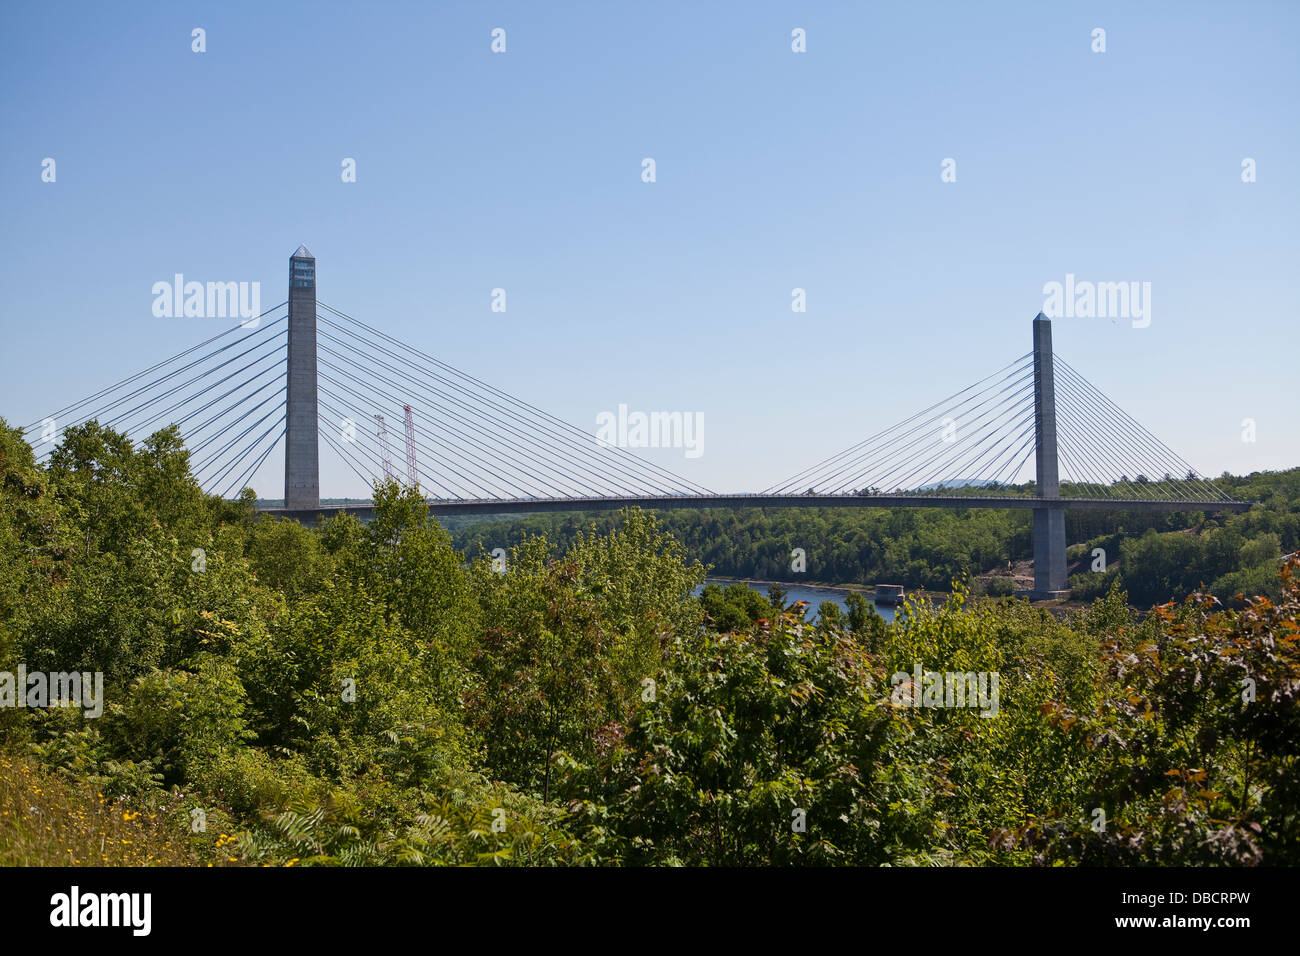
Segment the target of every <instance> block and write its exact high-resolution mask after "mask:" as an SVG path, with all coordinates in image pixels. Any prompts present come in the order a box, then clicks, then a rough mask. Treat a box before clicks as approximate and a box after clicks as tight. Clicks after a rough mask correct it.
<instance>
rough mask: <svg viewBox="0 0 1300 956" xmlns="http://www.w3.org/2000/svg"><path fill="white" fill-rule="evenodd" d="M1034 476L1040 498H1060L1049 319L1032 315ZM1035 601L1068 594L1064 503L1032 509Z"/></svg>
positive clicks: (1040, 314) (1054, 387)
mask: <svg viewBox="0 0 1300 956" xmlns="http://www.w3.org/2000/svg"><path fill="white" fill-rule="evenodd" d="M1034 460H1035V474H1034V480H1035V483H1036V490H1037V492H1038V497H1039V498H1047V499H1052V498H1060V497H1061V479H1060V472H1059V471H1058V467H1057V457H1056V371H1055V368H1054V366H1053V365H1052V320H1051V319H1049V318H1048V317H1047V316H1045V315H1043V313H1041V312H1039V313H1038V315H1037V316H1035V317H1034ZM1033 543H1034V590H1033V592H1032V594H1031V595H1030V596H1031V597H1032V598H1033V599H1034V600H1035V601H1041V600H1053V599H1064V598H1068V597H1069V596H1070V591H1069V588H1068V586H1067V577H1066V566H1065V506H1064V505H1063V504H1062V505H1048V506H1046V507H1042V508H1035V509H1034V535H1033Z"/></svg>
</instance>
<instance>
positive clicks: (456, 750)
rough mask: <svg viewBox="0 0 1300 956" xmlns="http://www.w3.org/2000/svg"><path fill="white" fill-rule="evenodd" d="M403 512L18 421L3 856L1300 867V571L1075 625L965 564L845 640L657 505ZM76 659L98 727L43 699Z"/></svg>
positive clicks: (858, 626) (5, 452)
mask: <svg viewBox="0 0 1300 956" xmlns="http://www.w3.org/2000/svg"><path fill="white" fill-rule="evenodd" d="M1259 480H1261V481H1262V479H1259ZM375 500H376V517H375V520H373V521H372V522H370V523H368V524H362V523H361V522H359V521H357V520H355V519H353V518H350V517H340V518H335V519H332V520H330V521H328V522H325V523H323V524H321V525H320V526H318V527H314V528H307V527H303V526H300V525H298V524H295V523H291V522H285V521H281V520H273V519H270V518H267V517H265V516H258V515H257V514H255V513H254V511H253V509H252V507H251V495H246V496H245V498H244V499H242V500H241V501H239V502H234V503H232V502H225V501H220V500H217V499H214V498H211V497H208V496H206V495H204V494H203V493H202V492H201V490H200V489H199V488H198V487H197V485H196V484H195V482H194V481H193V479H192V477H191V476H190V473H189V465H188V456H187V453H186V451H185V449H184V448H183V447H182V446H181V443H180V441H179V440H178V438H177V436H176V433H175V432H174V431H172V430H168V431H164V432H160V433H158V434H157V435H155V436H154V437H153V438H152V439H151V440H150V441H148V442H147V443H145V444H144V445H143V446H141V447H139V448H134V447H132V446H131V444H130V443H129V442H127V441H126V439H125V438H124V437H123V436H122V435H120V434H117V433H114V432H112V431H110V430H106V429H102V428H100V427H99V426H97V425H95V424H93V423H92V424H89V425H86V426H82V427H79V428H72V429H68V430H67V431H66V432H65V433H64V436H63V440H62V444H61V445H60V447H59V448H58V450H57V451H56V452H55V453H54V455H53V456H52V459H51V460H50V461H49V462H48V464H41V465H38V464H37V463H36V461H35V459H34V457H33V453H32V450H31V448H30V447H29V446H28V445H26V444H25V443H24V442H23V441H22V439H21V434H20V432H19V431H17V430H16V429H12V428H9V427H8V426H5V425H3V423H0V704H5V703H6V700H7V701H8V703H7V704H6V705H5V706H0V766H2V767H3V768H5V770H6V773H5V785H4V787H3V788H0V862H20V863H48V864H69V863H71V864H85V863H147V864H152V863H193V864H205V863H214V864H220V865H260V864H275V865H293V866H303V865H338V864H384V865H403V866H418V865H449V864H466V863H469V864H493V865H499V864H514V865H582V864H592V863H599V864H626V865H802V864H858V865H882V864H891V865H909V864H914V865H932V864H999V865H1036V864H1041V865H1049V864H1056V863H1065V864H1234V865H1235V864H1241V865H1250V864H1256V863H1266V864H1269V863H1272V864H1282V863H1290V864H1295V863H1298V862H1300V816H1298V814H1300V776H1298V775H1297V774H1296V773H1295V767H1296V761H1297V758H1298V757H1300V587H1297V585H1296V583H1295V581H1294V579H1293V577H1291V575H1293V574H1294V573H1296V572H1297V571H1300V561H1294V560H1293V561H1292V562H1290V564H1289V565H1287V566H1286V567H1284V568H1281V570H1282V572H1283V573H1282V576H1281V577H1280V578H1277V579H1276V583H1275V587H1276V592H1277V595H1278V596H1277V598H1276V599H1275V600H1269V599H1262V598H1261V599H1253V600H1250V601H1248V602H1246V604H1245V605H1244V607H1242V608H1240V609H1235V610H1229V609H1225V608H1224V607H1223V606H1221V605H1219V604H1218V603H1216V602H1215V601H1214V600H1213V599H1212V598H1209V597H1207V596H1203V595H1201V596H1194V597H1191V598H1189V599H1188V600H1187V601H1185V602H1179V603H1176V604H1170V605H1167V606H1163V607H1159V608H1156V609H1154V611H1153V612H1150V613H1146V614H1143V615H1136V614H1134V613H1132V612H1131V611H1130V608H1129V606H1128V603H1127V599H1126V596H1125V595H1124V593H1123V592H1122V591H1121V590H1120V589H1119V587H1118V582H1117V581H1116V582H1112V586H1111V589H1110V590H1109V591H1108V592H1107V593H1106V594H1105V596H1103V597H1101V598H1100V599H1098V600H1097V601H1096V602H1095V603H1093V604H1092V605H1090V606H1089V607H1088V608H1086V609H1085V610H1081V611H1079V612H1077V613H1073V614H1071V615H1070V616H1069V617H1068V619H1066V620H1057V619H1055V618H1053V617H1052V616H1051V615H1049V614H1047V613H1045V612H1044V611H1042V610H1039V609H1036V608H1033V607H1031V606H1029V605H1028V604H1026V603H1024V602H1020V601H1015V600H1011V599H1005V600H999V601H994V600H985V599H978V598H975V597H973V596H972V595H971V594H970V593H969V592H968V591H967V590H966V589H965V588H964V587H962V586H960V585H958V586H957V587H956V588H955V590H954V591H953V593H952V595H951V598H950V599H949V600H947V601H946V602H944V603H943V604H941V605H938V606H931V605H929V604H924V603H921V604H908V605H905V606H904V607H902V608H901V609H900V611H899V614H898V616H897V619H896V620H895V621H894V622H893V623H891V624H886V623H885V622H884V621H883V620H882V619H881V618H880V617H878V616H877V615H875V614H873V613H872V612H871V609H870V607H869V606H867V605H865V604H864V603H863V602H861V601H856V602H854V603H853V604H852V605H851V607H850V610H849V613H848V614H846V615H842V616H841V615H829V614H828V615H826V616H825V618H824V619H822V620H820V621H819V622H818V623H817V624H816V625H815V626H814V625H811V624H809V623H808V622H807V621H806V620H805V611H806V608H804V607H803V606H802V605H793V606H789V607H787V606H784V604H783V603H782V604H774V603H772V602H770V601H767V600H765V599H763V598H761V597H759V596H757V595H754V594H753V592H749V591H747V590H746V589H744V588H737V589H730V590H723V589H706V590H705V592H704V595H703V596H702V597H701V598H698V599H697V598H695V597H692V593H693V592H694V590H695V589H696V588H697V587H698V585H699V584H700V583H701V581H702V580H703V577H704V568H703V567H702V565H701V564H700V563H698V562H697V561H695V560H693V559H692V558H691V557H689V555H688V551H689V550H690V549H691V548H692V547H695V546H696V545H693V544H692V542H702V541H704V540H706V539H705V538H704V537H703V536H701V537H696V538H692V537H691V536H690V535H689V534H684V535H683V536H684V537H685V538H686V543H685V544H683V543H682V542H680V541H678V540H677V538H676V537H675V536H674V535H672V534H669V533H668V532H667V530H666V525H665V523H664V522H662V521H660V520H658V519H656V518H655V517H654V516H652V515H648V514H646V513H643V512H638V511H629V512H627V513H624V514H622V515H620V516H618V520H617V522H616V524H617V527H615V528H612V529H611V530H602V529H596V530H592V531H587V532H579V531H577V530H576V529H575V530H573V531H572V533H570V532H568V531H565V533H564V534H563V535H562V536H558V535H557V538H559V537H562V538H563V541H562V542H561V541H559V540H557V541H556V542H552V541H548V540H547V539H545V538H540V537H529V538H526V539H523V540H520V541H518V543H515V544H513V545H512V546H510V547H509V548H508V552H507V555H506V560H505V562H504V565H502V564H501V563H499V562H498V563H496V564H494V563H493V561H492V560H491V559H490V557H489V556H487V555H483V556H478V557H473V556H471V557H469V558H468V559H467V558H466V556H465V555H464V554H462V553H460V552H458V551H457V550H456V549H455V548H454V547H453V544H452V541H451V540H450V538H449V537H448V535H447V533H446V532H445V531H444V530H443V528H442V527H441V526H440V525H439V524H438V523H437V522H435V521H431V520H430V519H429V518H428V515H427V510H426V508H425V507H424V505H423V504H422V502H421V501H420V499H419V497H418V495H416V494H414V493H412V492H408V491H404V490H402V489H400V488H399V487H398V486H396V485H395V484H389V485H388V486H386V487H381V488H378V489H376V498H375ZM1287 500H1294V498H1290V499H1287ZM786 517H788V516H780V515H773V516H765V515H758V516H754V519H755V524H754V525H753V526H750V525H747V524H743V523H740V522H737V523H735V524H728V523H727V519H724V518H723V517H721V516H711V517H710V518H709V520H711V521H716V522H717V524H716V526H715V527H716V529H717V531H718V534H719V538H720V540H725V541H730V542H733V544H734V546H736V547H740V546H741V545H740V543H739V542H741V541H743V542H744V543H743V547H745V548H746V549H750V550H753V551H755V552H757V551H758V550H759V549H760V544H761V543H762V542H770V545H769V544H761V547H763V548H766V547H769V546H770V547H772V548H775V549H778V550H779V549H784V548H786V547H787V545H791V544H800V543H801V542H799V541H790V540H788V539H782V538H781V537H780V536H781V535H784V534H789V533H791V531H790V528H789V527H788V526H785V525H781V524H780V523H779V522H780V521H781V520H784V519H785V518H786ZM815 517H818V518H820V519H821V520H822V521H823V522H824V525H823V526H821V527H820V530H819V533H820V534H822V535H824V536H825V537H826V539H827V540H829V539H830V538H832V537H833V536H834V534H835V533H837V532H836V531H835V530H834V529H836V528H839V527H841V526H840V525H837V524H835V522H836V521H838V520H843V519H840V518H839V517H838V516H836V515H833V514H829V513H828V514H826V515H823V516H815ZM1251 517H1252V516H1246V518H1251ZM871 518H872V520H873V521H874V520H878V521H882V522H886V523H887V527H890V528H892V529H893V531H894V533H895V537H896V538H897V540H898V541H905V542H907V544H906V545H905V546H904V545H897V547H899V548H902V549H903V550H900V551H899V552H898V553H897V554H896V555H894V556H893V557H891V556H889V554H888V553H886V555H885V556H884V557H883V558H881V559H880V560H886V561H902V562H903V564H902V565H901V567H903V568H906V567H908V566H909V563H910V562H911V561H914V560H921V559H920V558H918V557H917V554H919V553H920V552H919V551H916V550H914V549H924V550H925V553H926V554H928V555H929V557H928V558H926V559H924V560H925V561H926V565H927V568H929V569H930V570H929V571H928V572H927V573H933V568H934V567H937V566H939V565H940V564H941V563H942V562H943V561H945V560H947V559H945V558H943V557H942V555H943V548H944V547H945V546H946V545H945V541H946V542H947V543H948V544H951V545H953V546H956V545H957V544H958V543H960V544H961V545H962V547H964V548H965V549H966V550H964V551H961V552H960V553H959V555H958V558H957V559H954V560H958V561H959V563H960V562H961V561H963V560H966V559H967V557H968V556H971V555H978V556H979V558H978V559H979V560H981V561H982V560H986V559H987V560H992V561H1000V560H1003V559H1004V555H1003V553H1002V552H1000V551H999V550H998V549H999V547H1001V545H1000V543H999V535H1000V534H1001V533H1002V532H1003V531H1006V530H1007V529H1005V528H1004V529H999V528H998V527H997V526H996V525H994V524H992V523H990V524H988V525H984V526H981V525H976V528H977V529H979V531H978V533H975V532H970V533H965V532H962V531H961V530H960V529H961V528H962V527H963V526H962V524H961V522H960V521H955V522H954V523H953V524H951V525H949V524H945V523H935V524H929V523H927V522H926V521H924V520H922V519H921V518H920V517H918V516H917V515H916V514H914V513H904V512H898V513H893V514H889V513H881V514H878V515H872V516H871ZM1293 519H1294V512H1293V511H1290V512H1288V511H1286V510H1285V509H1284V508H1282V507H1281V506H1280V505H1279V506H1277V507H1276V508H1275V509H1274V510H1269V511H1265V512H1263V513H1262V517H1258V518H1255V519H1254V520H1256V521H1257V523H1256V524H1254V525H1251V524H1244V525H1236V524H1233V523H1232V522H1234V521H1236V520H1237V519H1231V521H1229V522H1224V523H1223V524H1222V525H1221V526H1220V528H1219V530H1218V532H1217V534H1218V537H1216V538H1214V540H1217V541H1219V545H1217V547H1220V548H1225V547H1227V545H1226V544H1225V543H1224V542H1225V540H1226V539H1224V538H1223V536H1224V535H1228V534H1241V535H1242V537H1243V539H1244V540H1247V541H1252V542H1253V541H1259V540H1260V539H1261V537H1262V536H1267V535H1269V534H1275V535H1277V540H1278V541H1279V542H1281V543H1283V546H1285V542H1286V541H1288V540H1290V541H1294V525H1286V524H1285V522H1286V521H1290V520H1293ZM673 520H674V522H676V521H677V519H675V518H674V519H673ZM988 520H989V521H990V522H992V521H993V520H994V519H992V518H990V519H988ZM763 522H767V523H766V524H764V523H763ZM889 522H894V523H893V524H892V525H889V524H888V523H889ZM673 526H676V527H682V526H679V525H676V524H674V525H673ZM1288 528H1289V530H1287V529H1288ZM758 529H762V533H763V534H764V535H766V536H765V537H764V536H761V535H758V534H756V532H757V530H758ZM478 530H480V531H481V530H482V529H481V528H480V529H478ZM1103 530H1104V529H1094V530H1091V531H1089V532H1088V534H1089V535H1092V534H1100V533H1102V532H1103ZM1176 530H1177V529H1174V528H1169V529H1162V531H1164V532H1165V533H1173V532H1175V531H1176ZM1256 532H1257V533H1256ZM806 533H807V532H806V531H805V534H806ZM857 533H860V534H861V535H862V537H861V538H855V539H853V540H855V541H856V545H855V547H856V548H857V549H858V551H857V553H858V554H859V555H860V554H861V553H862V552H863V551H864V550H865V549H869V548H871V547H873V546H874V545H873V544H872V543H871V540H872V538H871V534H870V533H869V532H867V531H862V529H858V532H857ZM701 535H703V532H701ZM1288 535H1291V537H1289V538H1288ZM1085 536H1086V535H1085ZM1163 537H1164V535H1163V534H1160V533H1157V540H1160V539H1162V538H1163ZM1185 537H1186V538H1187V539H1188V540H1198V539H1200V538H1205V539H1207V540H1209V539H1211V538H1212V537H1213V533H1212V532H1211V531H1210V530H1208V528H1202V529H1201V530H1200V531H1199V532H1198V533H1196V534H1192V535H1185ZM1137 540H1138V541H1143V540H1146V539H1144V538H1139V539H1137ZM485 543H489V544H492V546H494V547H495V546H497V545H496V543H494V542H485ZM501 546H503V547H504V546H505V545H504V544H503V545H501ZM805 546H807V545H805ZM1241 547H1244V545H1242V546H1241ZM1241 547H1238V550H1237V552H1236V553H1237V555H1238V557H1239V558H1240V555H1241ZM814 548H815V546H810V547H809V554H810V558H811V557H812V555H814V554H815V553H816V552H815V549H814ZM1123 549H1124V545H1123V544H1121V552H1123ZM1229 551H1230V549H1229ZM847 553H852V552H846V554H847ZM1216 553H1217V552H1216ZM1258 556H1260V557H1261V561H1262V560H1263V558H1264V557H1267V560H1268V561H1271V562H1273V566H1274V567H1275V568H1277V567H1278V565H1277V562H1276V560H1275V555H1272V554H1271V553H1270V554H1268V555H1267V556H1265V555H1264V549H1263V548H1262V547H1261V548H1260V549H1259V551H1258ZM969 560H975V558H974V557H969ZM1224 561H1225V563H1224V565H1223V567H1225V568H1227V569H1228V570H1227V571H1225V573H1233V571H1232V566H1231V564H1230V561H1229V560H1228V559H1227V558H1225V559H1224ZM945 567H946V565H945ZM1122 567H1123V563H1122V562H1121V568H1122ZM944 583H947V582H944ZM72 671H81V672H86V673H87V674H93V673H95V672H98V673H100V674H101V675H102V678H103V688H102V691H103V692H102V700H101V701H100V703H101V704H102V715H99V716H96V715H94V714H93V712H92V711H91V710H88V709H86V708H84V707H80V706H50V703H51V701H50V699H48V698H46V697H44V696H42V697H40V699H36V698H33V697H32V696H31V694H30V693H27V691H28V688H23V690H24V692H25V693H26V696H27V703H28V704H29V706H25V707H17V706H13V704H14V702H15V699H14V697H13V695H14V693H15V692H16V690H17V687H18V684H17V682H16V680H15V677H16V676H17V675H19V674H24V675H28V678H29V679H31V675H35V674H49V673H58V672H64V673H66V672H72ZM5 688H8V693H9V694H10V696H9V698H6V697H5V696H4V695H5ZM110 841H114V842H113V846H112V847H111V848H110V847H109V842H110ZM137 844H138V848H137ZM97 847H98V848H99V849H98V850H96V848H97ZM126 848H129V849H126ZM110 849H111V852H110Z"/></svg>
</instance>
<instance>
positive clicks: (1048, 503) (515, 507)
mask: <svg viewBox="0 0 1300 956" xmlns="http://www.w3.org/2000/svg"><path fill="white" fill-rule="evenodd" d="M1252 504H1253V502H1249V501H1155V500H1137V499H1133V500H1129V499H1116V498H1011V497H996V496H992V495H980V496H974V495H971V496H962V495H663V496H659V497H653V496H652V497H625V498H470V499H454V500H449V499H439V498H431V499H429V513H430V514H435V515H451V514H536V513H540V512H561V511H617V510H618V509H620V508H627V507H630V506H633V505H635V506H637V507H641V508H647V509H669V508H1019V509H1033V508H1066V509H1069V510H1071V511H1212V512H1219V511H1230V512H1241V511H1247V510H1249V509H1250V506H1251V505H1252ZM259 510H260V511H261V512H262V513H263V514H270V515H280V516H282V517H286V518H293V519H295V520H298V521H308V522H310V521H314V520H315V519H317V518H318V517H326V518H329V517H333V516H334V515H337V514H352V515H356V516H357V517H359V518H367V517H370V516H371V514H372V513H373V511H374V508H373V506H372V505H371V503H370V502H368V501H367V502H360V503H353V504H345V505H321V506H320V507H319V508H313V509H301V508H296V509H290V508H281V507H271V508H261V509H259Z"/></svg>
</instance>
